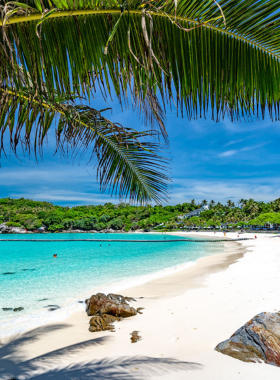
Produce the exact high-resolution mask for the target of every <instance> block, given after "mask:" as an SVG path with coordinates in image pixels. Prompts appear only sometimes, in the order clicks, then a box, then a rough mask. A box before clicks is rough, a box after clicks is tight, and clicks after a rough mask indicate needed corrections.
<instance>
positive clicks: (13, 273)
mask: <svg viewBox="0 0 280 380" xmlns="http://www.w3.org/2000/svg"><path fill="white" fill-rule="evenodd" d="M3 274H16V272H4V273H3Z"/></svg>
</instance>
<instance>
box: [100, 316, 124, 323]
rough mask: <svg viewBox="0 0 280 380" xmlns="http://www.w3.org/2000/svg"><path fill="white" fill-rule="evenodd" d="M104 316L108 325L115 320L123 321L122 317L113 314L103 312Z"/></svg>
mask: <svg viewBox="0 0 280 380" xmlns="http://www.w3.org/2000/svg"><path fill="white" fill-rule="evenodd" d="M102 318H103V320H104V322H105V323H106V325H109V324H112V323H114V322H120V321H121V318H118V317H114V316H113V315H109V314H103V317H102Z"/></svg>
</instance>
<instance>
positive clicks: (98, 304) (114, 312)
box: [85, 293, 137, 331]
mask: <svg viewBox="0 0 280 380" xmlns="http://www.w3.org/2000/svg"><path fill="white" fill-rule="evenodd" d="M132 300H133V301H135V300H134V298H130V297H123V296H121V295H120V294H112V293H111V294H108V296H106V295H105V294H103V293H97V294H94V295H93V296H91V297H90V298H89V299H87V300H86V301H85V302H86V307H87V309H86V311H87V314H88V315H89V316H93V317H92V318H91V319H90V321H89V324H90V327H89V331H104V330H111V331H112V330H114V326H113V325H112V323H114V322H118V321H121V318H128V317H132V316H134V315H136V314H137V311H136V310H135V309H134V308H133V307H131V306H129V304H128V301H132Z"/></svg>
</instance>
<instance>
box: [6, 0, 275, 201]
mask: <svg viewBox="0 0 280 380" xmlns="http://www.w3.org/2000/svg"><path fill="white" fill-rule="evenodd" d="M0 12H1V20H0V44H1V49H0V131H1V135H2V138H1V146H0V148H1V151H2V153H3V152H5V142H6V146H10V147H11V148H12V150H13V151H14V152H15V153H17V151H18V148H19V147H23V149H24V150H25V151H27V152H28V153H30V152H31V151H32V150H34V152H35V154H36V155H37V156H38V155H40V154H42V147H43V143H44V141H46V139H47V136H48V135H49V133H50V131H51V130H52V128H53V130H54V127H55V128H56V139H57V148H58V150H59V151H60V152H61V153H62V155H63V156H67V155H68V156H69V154H70V155H71V157H74V158H75V157H77V155H79V154H83V153H84V152H85V151H87V152H89V153H90V156H91V157H92V158H94V159H95V160H97V175H98V180H99V182H100V187H101V190H102V191H105V190H106V189H108V190H110V191H111V192H112V193H116V194H119V195H120V196H121V197H124V198H129V199H130V200H131V201H135V202H140V203H144V202H148V201H150V200H153V201H155V202H157V203H162V202H164V201H167V200H168V194H169V193H168V191H169V190H168V189H169V187H168V183H169V182H168V179H169V178H168V175H166V169H165V167H166V160H165V159H164V158H163V157H162V156H161V154H162V153H161V152H162V147H163V146H162V145H161V142H162V141H164V142H165V143H168V136H167V132H166V129H165V120H164V115H165V109H166V106H167V105H168V104H170V105H172V104H174V106H175V107H176V109H177V113H178V114H179V112H180V114H181V115H182V116H186V117H187V118H188V119H193V118H197V117H206V116H207V115H208V111H209V112H210V115H212V118H213V119H215V120H217V121H219V120H220V119H221V118H223V117H224V116H225V115H228V116H229V118H230V119H231V120H235V119H241V118H243V117H244V118H245V119H248V118H251V117H254V116H256V117H264V115H265V112H268V115H269V116H270V118H271V119H272V120H275V119H276V120H277V119H279V101H280V86H279V80H278V78H279V73H280V60H279V58H280V43H279V41H280V38H279V37H280V28H279V21H280V17H279V15H280V8H279V1H278V0H256V1H251V0H239V1H237V0H217V1H216V0H214V1H213V0H180V1H177V0H151V1H150V0H122V1H118V0H110V1H108V0H94V1H93V0H79V1H76V0H25V1H24V2H22V3H21V2H16V1H5V0H0ZM97 88H99V89H100V91H101V93H102V94H103V96H104V100H106V98H109V97H111V95H112V94H115V95H116V96H117V97H118V98H119V100H120V102H121V103H122V104H123V105H124V107H125V106H127V105H131V106H132V108H133V109H135V111H136V112H137V113H139V114H140V115H142V116H143V118H144V122H145V123H146V124H147V126H148V129H147V131H145V132H142V133H141V132H139V131H137V130H132V129H129V128H127V127H123V126H120V125H119V124H118V123H117V122H112V121H110V120H108V119H107V118H106V117H105V116H104V110H96V109H95V108H94V107H91V104H94V100H92V96H91V94H92V93H94V92H95V91H96V89H97ZM130 98H131V99H132V100H131V101H130V100H129V99H130ZM85 102H86V103H87V105H85ZM88 102H90V103H88ZM89 104H90V105H89ZM6 135H8V137H6V138H5V136H6ZM153 135H154V136H156V137H157V138H159V141H158V142H156V141H154V139H153ZM162 138H163V140H162ZM148 140H149V141H153V142H148Z"/></svg>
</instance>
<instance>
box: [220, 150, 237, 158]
mask: <svg viewBox="0 0 280 380" xmlns="http://www.w3.org/2000/svg"><path fill="white" fill-rule="evenodd" d="M236 153H238V150H235V149H233V150H226V151H225V152H222V153H220V154H218V156H219V157H230V156H233V155H234V154H236Z"/></svg>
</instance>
